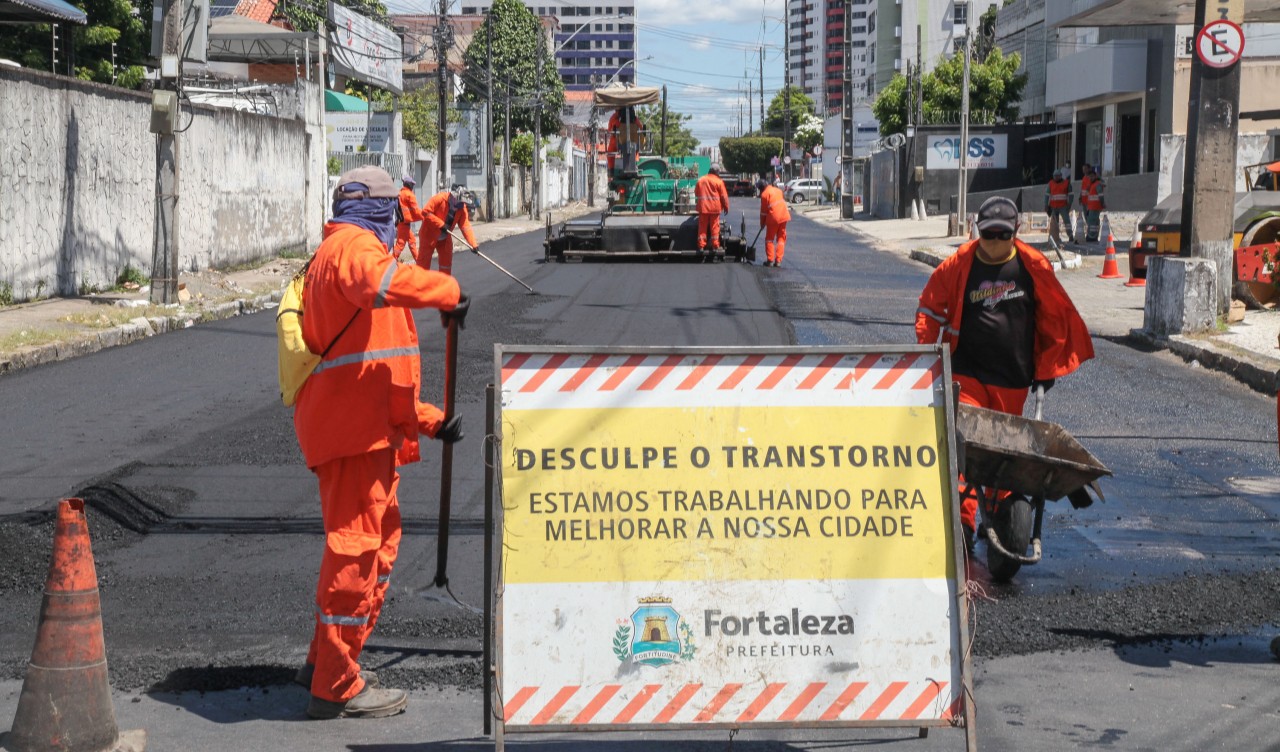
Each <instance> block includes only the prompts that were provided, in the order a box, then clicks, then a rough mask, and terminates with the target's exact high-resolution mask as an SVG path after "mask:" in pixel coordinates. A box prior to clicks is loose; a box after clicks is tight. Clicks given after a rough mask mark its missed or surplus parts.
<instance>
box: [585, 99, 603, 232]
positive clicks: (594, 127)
mask: <svg viewBox="0 0 1280 752" xmlns="http://www.w3.org/2000/svg"><path fill="white" fill-rule="evenodd" d="M587 128H588V130H589V136H590V140H589V143H590V144H591V148H590V149H588V150H587V206H591V207H594V206H595V205H596V139H597V138H598V135H597V134H598V133H599V130H600V115H599V111H598V110H597V109H596V77H595V75H594V74H592V76H591V114H590V115H589V120H588V121H587Z"/></svg>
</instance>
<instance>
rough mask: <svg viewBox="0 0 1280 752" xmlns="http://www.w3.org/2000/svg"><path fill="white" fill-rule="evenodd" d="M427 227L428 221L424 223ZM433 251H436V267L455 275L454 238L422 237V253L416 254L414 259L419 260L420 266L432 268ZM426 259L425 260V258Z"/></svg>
mask: <svg viewBox="0 0 1280 752" xmlns="http://www.w3.org/2000/svg"><path fill="white" fill-rule="evenodd" d="M422 224H423V226H424V227H425V226H426V225H427V223H426V222H423V223H422ZM432 252H434V253H435V258H436V269H438V270H439V271H441V272H444V273H445V274H448V275H450V276H453V238H452V237H445V239H444V240H439V239H437V240H427V239H426V238H425V237H423V238H422V255H420V256H419V255H418V254H416V253H415V254H414V257H413V258H414V260H415V261H417V262H418V266H421V267H423V268H424V269H430V268H431V257H432ZM424 258H425V259H426V261H425V262H424V261H423V259H424Z"/></svg>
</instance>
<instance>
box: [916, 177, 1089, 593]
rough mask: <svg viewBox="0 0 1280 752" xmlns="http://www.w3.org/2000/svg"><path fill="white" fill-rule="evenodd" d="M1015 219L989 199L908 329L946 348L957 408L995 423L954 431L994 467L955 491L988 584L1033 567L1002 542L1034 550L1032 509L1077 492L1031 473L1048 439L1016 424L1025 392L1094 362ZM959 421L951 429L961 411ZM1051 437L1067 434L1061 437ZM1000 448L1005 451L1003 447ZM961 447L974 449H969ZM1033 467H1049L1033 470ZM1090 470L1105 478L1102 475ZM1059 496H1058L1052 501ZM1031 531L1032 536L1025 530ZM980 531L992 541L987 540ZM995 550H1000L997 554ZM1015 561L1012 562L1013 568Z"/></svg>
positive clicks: (1007, 204)
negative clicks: (991, 557) (985, 565)
mask: <svg viewBox="0 0 1280 752" xmlns="http://www.w3.org/2000/svg"><path fill="white" fill-rule="evenodd" d="M1018 218H1019V213H1018V208H1017V206H1016V205H1015V204H1014V203H1013V201H1011V200H1009V199H1007V198H1004V197H999V196H997V197H993V198H989V199H987V200H986V201H985V202H983V204H982V206H981V208H979V209H978V221H977V229H978V237H977V238H976V239H974V240H971V241H969V242H967V243H965V244H963V245H961V246H960V247H959V248H958V249H957V250H956V252H955V254H953V255H952V256H951V257H950V258H948V259H946V260H945V261H943V262H942V263H941V264H939V265H938V268H937V269H936V270H934V272H933V274H932V275H931V276H930V277H929V281H928V282H927V283H926V284H925V287H924V290H923V291H922V292H921V294H920V306H919V308H918V309H917V310H916V324H915V329H916V340H917V341H918V342H920V343H921V344H932V343H935V342H937V343H945V344H947V345H948V346H949V352H950V356H951V372H952V377H953V379H954V380H955V382H956V385H957V389H956V402H957V403H959V404H960V407H961V408H965V407H969V408H982V409H984V410H983V412H992V413H994V415H997V416H1000V417H1001V418H1002V419H1003V420H1002V421H996V420H995V419H994V418H991V419H989V420H987V421H986V422H984V423H983V424H982V425H983V427H985V428H987V429H988V430H986V431H977V430H975V428H974V427H973V426H970V427H969V429H968V430H967V431H961V433H962V434H963V435H964V437H965V444H962V446H965V449H966V450H967V454H974V455H975V456H977V457H981V456H982V455H983V452H982V451H981V450H979V446H981V447H986V448H988V451H990V452H991V453H993V454H995V455H997V456H998V457H999V460H998V461H993V464H994V466H988V465H987V464H983V465H979V466H975V467H973V468H967V467H966V471H965V474H964V477H963V478H962V479H961V483H962V487H964V488H968V489H969V491H970V492H969V493H965V494H962V496H961V500H960V501H961V506H960V519H961V523H962V524H963V526H964V531H965V538H966V542H968V543H969V545H970V546H972V541H973V540H974V539H976V538H978V537H985V538H986V540H987V542H988V544H990V543H991V542H992V541H993V540H994V541H995V542H996V544H997V545H993V546H992V548H994V549H996V552H997V553H998V554H999V556H998V557H997V558H996V559H995V561H997V562H999V565H998V567H997V570H998V571H996V570H993V572H992V575H993V576H995V577H996V578H997V579H1008V578H1009V577H1012V576H1013V574H1014V573H1015V572H1016V571H1017V569H1018V567H1019V566H1021V565H1022V564H1026V563H1031V562H1029V561H1028V559H1031V558H1034V559H1036V560H1038V554H1037V553H1033V554H1032V555H1031V557H1027V556H1026V546H1027V545H1028V544H1029V541H1028V540H1027V539H1026V538H1024V539H1023V540H1022V541H1021V542H1022V546H1021V548H1019V545H1018V544H1019V541H1018V540H1016V539H1015V537H1014V536H1012V535H1011V534H1010V536H1009V537H1008V542H1007V544H1006V543H1005V541H1006V538H1005V536H1004V535H1002V533H1006V532H1009V529H1010V528H1013V527H1016V528H1017V531H1018V532H1019V535H1018V536H1017V537H1023V536H1022V535H1021V530H1022V528H1024V527H1025V528H1027V531H1028V533H1029V534H1030V533H1033V532H1035V533H1036V535H1035V539H1036V540H1038V539H1039V535H1038V532H1037V531H1038V529H1039V526H1038V524H1037V523H1038V520H1039V519H1040V518H1041V516H1042V514H1043V511H1041V514H1039V515H1037V514H1034V513H1033V512H1034V509H1035V508H1036V506H1037V505H1036V504H1034V503H1033V500H1034V499H1035V498H1037V497H1040V498H1041V502H1040V503H1039V505H1038V506H1039V507H1040V508H1041V509H1042V508H1043V499H1045V498H1054V499H1056V498H1061V497H1062V496H1063V495H1065V494H1066V493H1068V492H1074V491H1076V490H1077V488H1078V487H1079V485H1084V484H1083V483H1082V484H1079V485H1077V486H1073V487H1072V488H1068V489H1060V488H1059V487H1058V486H1056V485H1051V484H1048V483H1046V482H1044V477H1043V474H1044V473H1042V472H1040V471H1041V470H1043V469H1044V468H1041V467H1040V466H1041V465H1045V464H1049V465H1054V466H1055V467H1056V464H1055V463H1056V460H1057V456H1056V455H1057V452H1056V449H1057V445H1056V444H1055V445H1054V446H1053V447H1052V449H1053V450H1054V451H1050V449H1051V447H1050V446H1049V444H1048V443H1047V442H1048V441H1049V439H1048V434H1050V433H1053V432H1052V431H1049V430H1048V429H1046V428H1045V427H1044V424H1039V425H1033V426H1026V425H1022V424H1020V423H1019V421H1021V420H1022V418H1021V416H1022V413H1023V407H1024V405H1025V403H1026V400H1027V395H1028V392H1029V390H1030V389H1037V391H1038V394H1039V395H1041V396H1042V395H1043V393H1044V392H1046V391H1048V390H1049V389H1050V388H1052V387H1053V385H1054V383H1055V382H1056V380H1057V379H1059V378H1062V377H1063V376H1066V375H1068V374H1070V373H1073V372H1075V370H1076V369H1077V368H1079V367H1080V365H1081V364H1082V363H1084V362H1085V361H1087V360H1089V359H1090V358H1092V357H1093V342H1092V340H1091V338H1090V336H1089V329H1088V327H1087V326H1085V323H1084V320H1083V319H1082V318H1081V317H1080V314H1079V313H1078V312H1077V311H1076V308H1075V305H1074V304H1073V303H1072V302H1071V299H1070V297H1068V295H1067V292H1066V290H1064V289H1063V288H1062V284H1061V283H1059V282H1058V278H1057V277H1056V276H1055V275H1054V271H1053V267H1052V266H1051V265H1050V264H1049V262H1048V260H1047V259H1045V257H1044V255H1043V254H1041V253H1040V251H1038V250H1036V249H1035V248H1032V247H1031V246H1029V245H1027V244H1026V243H1023V242H1022V241H1020V240H1018V239H1017V234H1018V221H1019V220H1018ZM958 412H959V413H960V414H959V415H957V421H958V424H960V423H963V421H964V413H965V412H967V411H965V410H960V411H958ZM1058 431H1061V433H1062V434H1064V435H1065V433H1066V432H1065V431H1062V430H1061V428H1058ZM1067 438H1069V437H1067ZM1006 441H1011V442H1013V443H1012V445H1006ZM969 442H973V445H972V446H969V445H968V443H969ZM1006 447H1007V449H1008V451H1007V452H1006V451H1005V448H1006ZM1085 454H1086V455H1087V454H1088V453H1087V452H1085ZM1071 456H1072V457H1076V456H1077V455H1076V454H1074V453H1073V454H1071ZM1037 457H1038V458H1041V460H1053V462H1042V461H1033V460H1035V458H1037ZM1071 461H1074V460H1071ZM1094 462H1095V463H1096V460H1095V461H1094ZM967 464H968V459H966V462H965V465H967ZM965 465H962V466H965ZM1031 466H1035V467H1031ZM1097 467H1098V468H1100V469H1101V471H1102V473H1105V472H1106V468H1105V467H1101V465H1098V466H1097ZM1024 472H1025V473H1026V474H1028V475H1031V476H1034V477H1039V478H1040V482H1039V483H1026V484H1023V483H1022V480H1023V478H1022V475H1023V474H1024ZM1045 472H1048V471H1045ZM1057 472H1059V470H1054V471H1053V473H1054V474H1056V473H1057ZM975 473H977V474H975ZM1094 477H1095V478H1096V477H1097V476H1094ZM1090 480H1092V479H1090ZM979 487H992V488H996V489H1003V490H1002V491H992V492H991V494H990V496H987V495H986V494H985V492H975V491H974V490H973V489H977V488H979ZM1020 488H1021V489H1022V490H1021V491H1020V490H1019V489H1020ZM1059 490H1061V491H1062V493H1060V494H1056V495H1055V492H1057V491H1059ZM1085 493H1087V492H1085ZM1026 497H1031V498H1026ZM1023 501H1025V502H1026V503H1025V504H1023ZM979 502H982V503H979ZM979 506H981V507H982V508H983V520H984V522H985V523H987V524H985V525H984V528H983V532H984V534H986V535H985V536H978V535H977V532H978V528H977V512H978V508H979ZM1024 518H1025V520H1026V521H1027V524H1025V525H1024V524H1023V522H1022V520H1023V519H1024ZM1033 518H1034V519H1033ZM1012 519H1016V520H1018V522H1017V523H1016V525H1015V523H1013V522H1010V520H1012ZM1032 526H1035V527H1036V531H1032V530H1031V529H1030V528H1031V527H1032ZM988 531H990V532H991V533H994V538H993V537H992V535H991V534H987V533H988ZM1000 545H1004V549H1005V550H1004V551H1003V552H1000V550H999V546H1000ZM1019 556H1020V557H1022V559H1021V560H1019V559H1018V558H1016V557H1019ZM1012 562H1016V565H1015V564H1014V563H1012Z"/></svg>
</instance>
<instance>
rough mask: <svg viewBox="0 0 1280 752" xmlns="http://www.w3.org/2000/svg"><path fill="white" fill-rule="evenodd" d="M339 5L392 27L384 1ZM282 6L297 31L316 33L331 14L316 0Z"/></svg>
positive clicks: (347, 0)
mask: <svg viewBox="0 0 1280 752" xmlns="http://www.w3.org/2000/svg"><path fill="white" fill-rule="evenodd" d="M337 3H338V5H341V6H342V7H344V8H348V9H350V10H353V11H355V12H356V13H359V14H360V15H362V16H364V17H366V18H368V19H371V20H373V21H377V22H378V23H380V24H382V25H383V26H387V27H390V26H391V22H390V21H389V20H388V19H387V6H386V5H384V4H383V3H382V0H337ZM280 5H281V8H280V10H283V12H284V17H285V19H286V20H288V21H289V25H291V26H293V28H294V29H296V30H297V31H315V30H316V29H318V28H320V24H321V23H322V22H324V20H325V19H326V18H327V17H328V14H329V11H328V4H327V3H323V2H317V1H316V0H303V1H299V0H285V2H282V3H281V4H280ZM280 10H277V12H280Z"/></svg>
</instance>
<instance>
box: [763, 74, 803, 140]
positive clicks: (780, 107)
mask: <svg viewBox="0 0 1280 752" xmlns="http://www.w3.org/2000/svg"><path fill="white" fill-rule="evenodd" d="M788 99H789V100H790V102H791V108H790V115H791V119H790V121H789V122H787V123H785V125H786V126H787V130H788V131H789V132H791V133H793V134H794V133H795V132H796V126H797V125H799V124H800V122H801V121H802V120H804V116H805V115H812V114H813V100H812V99H810V98H809V97H808V96H807V95H805V93H804V92H803V91H801V90H800V87H798V86H795V85H791V86H786V87H783V88H782V90H781V91H779V92H778V93H777V94H774V95H773V99H772V100H771V101H770V102H769V109H768V111H766V113H765V116H764V132H765V133H767V134H769V135H771V136H781V135H782V134H783V125H784V123H783V120H784V119H785V117H786V115H787V100H788Z"/></svg>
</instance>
